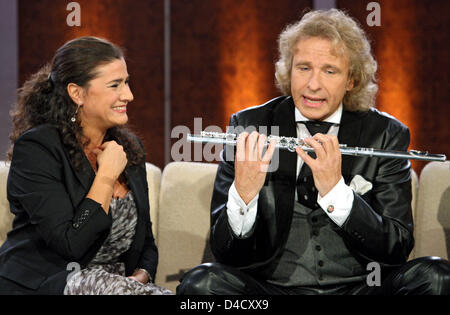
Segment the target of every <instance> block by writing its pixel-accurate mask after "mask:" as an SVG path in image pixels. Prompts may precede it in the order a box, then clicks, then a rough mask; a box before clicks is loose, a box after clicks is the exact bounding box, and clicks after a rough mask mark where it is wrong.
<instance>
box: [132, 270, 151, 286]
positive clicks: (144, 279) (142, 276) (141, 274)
mask: <svg viewBox="0 0 450 315" xmlns="http://www.w3.org/2000/svg"><path fill="white" fill-rule="evenodd" d="M128 278H129V279H133V280H135V281H139V282H140V283H142V284H147V283H148V281H149V280H150V279H149V278H148V275H147V273H146V272H145V271H144V270H142V269H138V270H136V271H135V272H134V273H133V275H132V276H129V277H128Z"/></svg>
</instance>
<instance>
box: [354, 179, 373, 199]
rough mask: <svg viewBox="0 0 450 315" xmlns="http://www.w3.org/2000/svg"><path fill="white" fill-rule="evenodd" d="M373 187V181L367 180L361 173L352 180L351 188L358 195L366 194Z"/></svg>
mask: <svg viewBox="0 0 450 315" xmlns="http://www.w3.org/2000/svg"><path fill="white" fill-rule="evenodd" d="M372 187H373V185H372V183H371V182H369V181H367V180H365V179H364V177H362V176H361V175H356V176H355V177H353V179H352V181H351V182H350V188H351V189H353V191H354V192H355V193H357V194H358V195H364V194H365V193H366V192H368V191H369V190H371V189H372Z"/></svg>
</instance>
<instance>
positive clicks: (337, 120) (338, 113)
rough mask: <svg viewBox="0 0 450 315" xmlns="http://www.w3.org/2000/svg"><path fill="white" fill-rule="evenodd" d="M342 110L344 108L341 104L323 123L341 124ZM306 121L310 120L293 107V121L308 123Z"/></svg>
mask: <svg viewBox="0 0 450 315" xmlns="http://www.w3.org/2000/svg"><path fill="white" fill-rule="evenodd" d="M343 108H344V106H343V105H342V103H341V105H339V107H338V109H337V110H336V111H335V112H334V113H333V114H332V115H331V116H330V117H328V118H327V119H325V120H324V121H326V122H329V123H333V124H339V123H340V122H341V117H342V110H343ZM308 120H310V119H308V118H306V117H305V116H303V115H302V113H300V111H299V110H298V108H297V107H295V121H296V122H299V121H308Z"/></svg>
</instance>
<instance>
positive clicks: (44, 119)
mask: <svg viewBox="0 0 450 315" xmlns="http://www.w3.org/2000/svg"><path fill="white" fill-rule="evenodd" d="M122 58H124V54H123V51H122V50H121V49H120V48H119V47H117V46H116V45H114V44H112V43H110V42H109V41H107V40H105V39H100V38H96V37H80V38H77V39H74V40H72V41H69V42H67V43H66V44H64V45H63V46H62V47H61V48H59V49H58V50H57V52H56V54H55V56H54V58H53V61H52V63H51V64H47V65H45V66H44V67H42V68H41V69H40V70H39V71H38V72H37V73H36V74H34V75H32V76H31V78H30V79H29V80H28V81H26V82H25V83H24V85H23V86H22V87H21V88H20V89H19V91H18V100H17V103H16V104H15V105H14V107H13V110H12V111H11V116H12V121H13V128H12V132H11V134H10V137H9V138H10V141H11V147H10V148H9V150H8V160H11V158H12V153H13V148H14V143H15V141H16V140H17V138H19V137H20V136H21V135H22V134H23V133H24V132H26V131H27V130H29V129H31V128H34V127H36V126H38V125H41V124H52V125H54V126H55V127H56V128H57V129H58V130H59V132H60V135H61V139H62V142H63V144H64V146H65V147H66V148H67V149H68V153H69V157H70V159H71V161H72V163H73V165H74V167H75V169H77V170H80V169H81V166H82V159H83V154H84V152H83V149H84V148H85V147H86V146H87V145H88V144H89V139H87V138H85V137H84V136H83V129H82V127H81V125H80V121H79V119H77V121H76V122H72V121H71V118H72V117H74V116H76V111H77V108H78V105H77V104H75V103H74V102H73V101H72V99H71V98H70V96H69V94H68V93H67V85H68V84H69V83H75V84H77V85H78V86H81V87H83V88H87V87H89V82H90V81H91V80H93V79H95V78H96V76H97V75H98V73H97V72H96V69H97V67H98V66H101V65H104V64H107V63H109V62H112V61H114V60H116V59H122ZM112 139H115V140H117V142H118V143H119V144H120V145H122V146H123V148H124V151H125V152H126V154H127V159H128V165H139V164H142V163H143V162H145V152H144V149H143V147H142V144H141V143H140V141H139V140H138V139H137V137H136V136H135V135H134V134H133V133H132V132H131V131H130V130H129V129H128V128H127V127H126V126H117V127H113V128H110V129H109V130H108V131H107V133H106V136H105V139H104V141H109V140H112Z"/></svg>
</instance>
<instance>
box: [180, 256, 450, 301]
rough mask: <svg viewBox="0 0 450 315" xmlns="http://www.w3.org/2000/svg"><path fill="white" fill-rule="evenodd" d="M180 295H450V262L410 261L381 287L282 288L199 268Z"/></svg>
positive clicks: (221, 269) (229, 270)
mask: <svg viewBox="0 0 450 315" xmlns="http://www.w3.org/2000/svg"><path fill="white" fill-rule="evenodd" d="M177 294H179V295H285V294H298V295H300V294H302V295H303V294H305V295H306V294H333V295H334V294H359V295H406V294H414V295H450V262H449V261H447V260H444V259H441V258H438V257H421V258H417V259H414V260H412V261H409V262H407V263H406V264H405V265H403V266H402V267H401V268H399V269H398V270H396V271H394V272H392V273H390V274H389V275H388V276H387V277H385V278H384V279H383V281H382V282H381V285H380V286H373V287H369V286H368V285H367V284H366V282H365V281H364V282H363V283H356V284H342V285H330V286H316V287H282V286H278V285H273V284H270V283H268V282H266V281H264V280H260V279H259V280H258V279H255V278H253V277H251V276H249V275H248V274H246V273H244V272H242V271H240V270H238V269H236V268H233V267H230V266H226V265H222V264H219V263H208V264H203V265H200V266H198V267H196V268H194V269H192V270H191V271H189V272H188V273H187V274H186V275H185V276H184V278H183V280H182V282H181V284H180V285H179V286H178V287H177Z"/></svg>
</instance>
